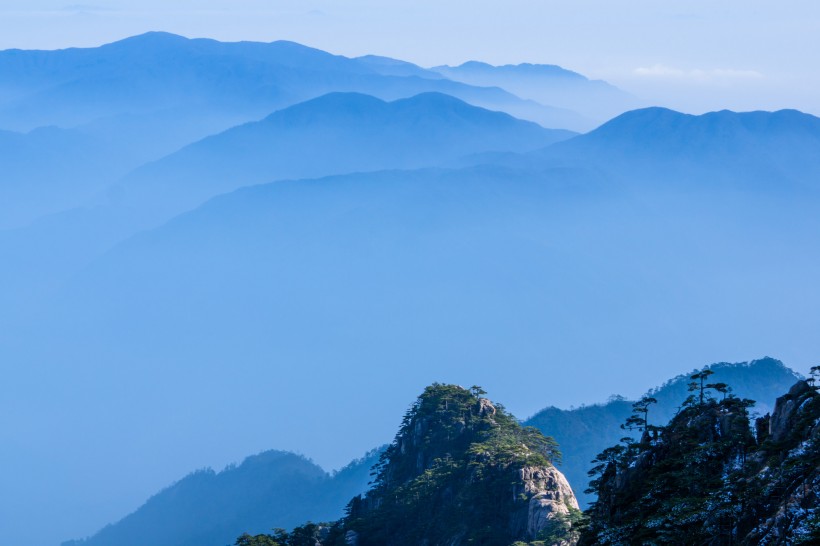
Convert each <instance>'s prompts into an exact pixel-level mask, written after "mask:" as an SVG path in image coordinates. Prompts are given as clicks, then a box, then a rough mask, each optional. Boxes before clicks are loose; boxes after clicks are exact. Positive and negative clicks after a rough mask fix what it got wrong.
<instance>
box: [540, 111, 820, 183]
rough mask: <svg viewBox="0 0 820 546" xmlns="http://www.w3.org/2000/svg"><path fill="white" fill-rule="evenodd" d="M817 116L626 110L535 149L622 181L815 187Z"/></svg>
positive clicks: (819, 159) (819, 166) (554, 161)
mask: <svg viewBox="0 0 820 546" xmlns="http://www.w3.org/2000/svg"><path fill="white" fill-rule="evenodd" d="M818 152H820V118H817V117H815V116H812V115H810V114H805V113H802V112H798V111H796V110H781V111H778V112H741V113H737V112H731V111H728V110H724V111H721V112H712V113H708V114H703V115H700V116H693V115H688V114H681V113H679V112H675V111H673V110H668V109H665V108H647V109H643V110H636V111H633V112H627V113H625V114H623V115H621V116H618V117H617V118H615V119H613V120H611V121H609V122H608V123H606V124H604V125H602V126H601V127H600V128H598V129H596V130H595V131H592V132H590V133H587V134H585V135H580V136H579V137H576V138H574V139H572V140H571V141H568V142H566V143H565V144H561V143H559V144H558V145H555V146H551V147H549V148H547V149H545V150H543V151H540V152H536V153H534V154H533V156H535V157H539V158H540V159H546V160H547V163H548V164H550V165H559V164H565V165H575V164H578V163H581V164H584V165H588V166H594V167H595V168H598V169H602V170H606V171H607V172H609V173H611V174H613V175H617V176H619V177H620V178H621V179H622V180H624V181H628V180H630V179H631V180H642V179H644V178H646V177H650V178H652V179H654V180H656V182H657V183H658V184H661V183H663V182H664V181H677V182H683V183H685V184H686V185H687V187H690V188H691V187H695V186H701V185H708V186H718V185H719V184H720V183H721V182H724V181H729V182H731V183H732V184H739V185H741V186H742V187H744V188H745V189H750V188H752V187H755V188H758V189H768V190H778V189H785V186H790V185H792V184H796V185H798V186H803V187H806V188H813V189H820V185H819V184H817V183H816V181H817V179H816V178H815V175H816V173H817V172H820V153H818Z"/></svg>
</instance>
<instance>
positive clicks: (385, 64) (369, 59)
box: [356, 55, 444, 80]
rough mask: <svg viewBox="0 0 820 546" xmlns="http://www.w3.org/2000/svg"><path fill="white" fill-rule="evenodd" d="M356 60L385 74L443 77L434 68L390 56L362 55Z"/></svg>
mask: <svg viewBox="0 0 820 546" xmlns="http://www.w3.org/2000/svg"><path fill="white" fill-rule="evenodd" d="M356 60H357V61H359V62H360V63H362V64H364V65H367V66H368V67H370V68H372V69H373V70H375V71H376V72H378V73H379V74H383V75H385V76H418V77H420V78H427V79H434V80H435V79H441V78H444V76H442V75H441V74H439V73H438V72H436V71H434V70H428V69H426V68H422V67H420V66H418V65H416V64H413V63H408V62H407V61H402V60H399V59H391V58H390V57H380V56H379V55H364V56H362V57H356Z"/></svg>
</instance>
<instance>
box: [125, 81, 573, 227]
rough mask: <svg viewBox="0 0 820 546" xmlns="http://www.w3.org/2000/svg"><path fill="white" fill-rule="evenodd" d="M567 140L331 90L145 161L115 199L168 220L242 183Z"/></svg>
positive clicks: (533, 128)
mask: <svg viewBox="0 0 820 546" xmlns="http://www.w3.org/2000/svg"><path fill="white" fill-rule="evenodd" d="M572 136H574V133H571V132H569V131H563V130H552V129H544V128H543V127H541V126H539V125H537V124H535V123H532V122H526V121H521V120H518V119H515V118H513V117H511V116H509V115H508V114H504V113H500V112H491V111H489V110H484V109H481V108H477V107H475V106H470V105H469V104H467V103H465V102H462V101H461V100H459V99H455V98H453V97H450V96H448V95H442V94H439V93H426V94H422V95H417V96H415V97H412V98H409V99H402V100H397V101H394V102H391V103H387V102H384V101H382V100H380V99H377V98H374V97H371V96H367V95H361V94H356V93H333V94H329V95H325V96H323V97H320V98H317V99H313V100H311V101H307V102H305V103H302V104H298V105H296V106H292V107H290V108H286V109H284V110H280V111H278V112H276V113H274V114H272V115H270V116H268V117H267V118H265V119H264V120H262V121H259V122H254V123H248V124H245V125H241V126H239V127H236V128H233V129H230V130H228V131H226V132H224V133H221V134H219V135H216V136H213V137H209V138H207V139H205V140H203V141H200V142H197V143H195V144H192V145H190V146H187V147H186V148H184V149H183V150H181V151H179V152H177V153H175V154H172V155H171V156H168V157H166V158H164V159H162V160H160V161H157V162H155V163H152V164H149V165H146V166H145V167H143V168H141V169H139V170H137V171H136V172H135V173H133V174H132V175H130V176H128V177H127V178H126V179H125V180H124V181H123V182H122V183H121V184H119V185H118V186H117V187H116V188H115V190H114V195H115V198H116V200H117V201H118V202H121V203H124V204H126V205H128V206H131V207H135V206H136V207H139V208H141V209H143V210H146V212H148V213H156V212H157V211H162V212H163V213H165V217H170V216H173V215H175V214H178V213H179V212H182V211H184V210H186V209H188V208H191V207H193V206H195V205H198V204H199V203H201V202H202V201H204V200H206V199H208V198H210V197H212V196H214V195H217V194H219V193H225V192H228V191H232V190H234V189H236V188H239V187H241V186H247V185H252V184H259V183H263V182H271V181H273V180H277V179H283V178H313V177H319V176H327V175H331V174H342V173H349V172H360V171H375V170H383V169H413V168H420V167H429V166H436V165H439V164H442V163H445V162H448V161H452V160H455V159H458V158H459V157H462V156H465V155H469V154H475V153H481V152H486V151H490V150H494V151H517V152H525V151H530V150H535V149H537V148H541V147H543V146H546V145H548V144H552V143H554V142H557V141H560V140H565V139H567V138H570V137H572Z"/></svg>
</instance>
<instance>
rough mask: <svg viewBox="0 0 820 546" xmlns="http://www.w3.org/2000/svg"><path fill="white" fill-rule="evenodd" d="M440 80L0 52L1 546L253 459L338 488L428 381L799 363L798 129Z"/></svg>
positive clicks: (803, 358) (541, 384)
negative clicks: (283, 462) (327, 472)
mask: <svg viewBox="0 0 820 546" xmlns="http://www.w3.org/2000/svg"><path fill="white" fill-rule="evenodd" d="M446 72H447V70H445V69H444V68H442V67H436V68H435V69H428V68H422V67H419V66H416V65H413V64H411V63H406V62H403V61H399V60H395V59H389V58H386V57H376V56H366V57H360V58H346V57H342V56H337V55H332V54H329V53H326V52H323V51H319V50H316V49H311V48H308V47H305V46H301V45H298V44H294V43H291V42H274V43H270V44H260V43H247V42H243V43H233V44H225V43H220V42H216V41H213V40H189V39H186V38H182V37H179V36H173V35H169V34H163V33H151V34H148V35H144V36H138V37H135V38H132V39H127V40H124V41H121V42H117V43H114V44H109V45H106V46H102V47H100V48H89V49H70V50H62V51H4V52H0V128H3V129H4V132H3V133H2V134H0V160H2V161H3V168H4V173H3V174H4V176H3V178H2V181H0V226H2V227H3V228H7V229H2V231H0V255H2V256H3V267H2V268H0V286H2V287H3V289H2V290H0V362H3V363H4V366H5V367H4V372H6V373H5V376H6V380H5V381H4V382H2V383H0V419H2V426H0V430H2V434H3V437H2V445H3V450H0V462H2V464H3V466H4V467H5V468H10V469H14V471H13V472H7V473H5V474H4V475H2V476H0V489H2V490H3V491H4V492H10V493H9V494H7V495H3V496H0V513H3V514H6V515H7V516H8V517H5V518H3V519H2V520H0V540H2V541H3V542H9V543H12V544H16V543H20V542H21V541H23V540H27V541H29V542H33V543H36V544H38V546H39V545H41V544H42V545H43V546H53V544H54V543H55V541H56V540H57V539H58V538H60V539H64V538H66V537H70V536H74V537H79V536H83V535H88V534H90V533H92V532H93V531H94V530H96V529H99V528H100V527H101V526H102V525H103V524H104V523H105V522H108V521H114V519H116V518H117V517H121V515H122V514H124V513H127V512H128V511H129V510H133V509H134V508H135V507H136V506H137V505H138V504H139V502H141V501H142V500H144V499H145V498H147V497H148V496H149V495H150V494H151V493H153V492H155V491H157V490H158V489H159V487H160V486H161V485H163V484H167V483H170V482H171V481H172V480H173V479H175V478H177V477H178V476H181V475H183V474H184V473H185V472H187V471H189V470H190V469H192V468H200V467H203V466H209V465H211V466H216V467H221V466H222V465H224V464H225V463H226V462H228V461H231V460H238V459H239V458H240V457H241V456H243V455H245V454H247V453H252V452H256V451H259V449H260V448H261V447H271V442H273V444H274V445H273V447H276V448H278V449H285V450H294V451H297V450H298V451H300V452H303V453H308V454H311V456H313V457H315V458H316V461H317V463H318V464H321V465H322V466H323V467H325V468H338V467H340V466H341V465H343V464H344V463H346V462H347V461H349V460H350V459H351V458H353V457H354V456H356V455H357V454H360V453H361V452H362V451H363V450H364V449H366V448H368V447H371V446H376V445H381V444H383V443H385V441H386V440H387V439H388V438H389V435H390V434H391V433H392V432H393V431H394V430H395V427H396V422H395V417H396V416H398V415H401V412H402V411H403V410H404V409H405V407H404V405H403V404H404V401H406V400H410V399H411V397H412V396H415V395H416V394H417V393H418V392H419V391H420V390H421V389H422V388H423V387H424V386H425V385H428V384H429V383H430V381H431V380H440V381H444V382H447V383H465V384H468V383H469V384H472V383H479V384H483V385H485V386H488V388H492V391H493V394H494V396H497V397H498V398H500V399H505V400H509V401H510V404H511V410H512V411H514V412H515V413H516V414H519V415H529V414H533V413H534V412H535V411H536V410H538V409H539V408H540V407H542V406H543V405H545V404H551V405H554V406H557V407H567V406H569V405H570V404H575V403H580V402H582V401H591V400H601V399H603V398H605V397H606V396H607V395H608V394H610V393H611V391H612V390H618V391H622V392H626V394H628V395H630V396H635V395H637V394H638V393H639V392H640V390H639V389H638V387H637V386H634V385H635V380H634V379H631V378H630V376H629V370H634V369H638V368H639V369H641V370H645V377H643V378H642V379H641V381H640V383H641V385H647V384H659V383H661V382H662V381H663V380H664V379H666V378H667V377H668V376H669V375H671V374H672V373H673V372H675V371H677V370H680V369H684V368H688V367H690V366H691V364H692V363H693V362H698V363H700V362H710V361H714V360H727V361H729V360H732V361H733V360H742V359H747V358H749V357H751V356H752V355H763V354H776V355H782V358H784V360H785V361H786V362H789V363H793V365H795V366H797V367H800V366H802V367H806V366H807V362H809V360H810V359H811V358H813V357H814V355H816V354H817V353H818V351H820V345H818V339H817V336H816V335H814V333H815V331H816V330H817V327H818V322H817V313H816V309H817V308H818V307H819V306H820V295H818V293H817V292H816V291H814V290H811V287H812V286H814V284H815V279H816V278H817V277H818V276H820V255H818V252H817V248H818V245H817V236H818V233H820V215H818V214H817V210H818V194H817V180H818V179H820V164H818V161H820V160H818V157H820V153H818V150H820V140H818V129H817V127H818V120H817V118H815V117H813V116H810V115H808V114H802V113H799V112H795V111H780V112H753V113H735V112H715V113H710V114H706V115H699V116H692V115H687V114H682V113H678V112H673V111H670V110H666V109H663V108H646V109H640V110H632V111H629V112H625V113H624V112H623V110H622V109H626V108H627V107H631V106H627V105H629V104H632V103H631V102H630V101H631V100H632V99H631V98H630V97H628V96H626V97H625V96H624V94H623V93H621V92H619V91H618V90H617V89H614V88H612V87H611V86H608V85H606V84H603V83H601V82H595V81H589V80H587V79H585V78H584V77H581V76H578V75H576V74H574V73H570V72H568V71H564V70H563V69H559V68H555V67H549V66H527V65H523V66H513V67H488V66H484V65H480V66H479V65H475V64H474V63H471V64H468V65H467V66H466V67H461V68H460V69H452V70H450V75H449V76H448V75H447V74H446ZM470 74H473V75H472V76H470ZM475 74H483V76H481V77H486V78H488V79H487V80H483V81H482V83H481V85H477V84H475V83H472V84H471V83H469V81H468V79H469V78H472V77H478V76H476V75H475ZM533 74H535V75H533ZM456 80H459V81H456ZM476 81H477V80H476ZM550 81H552V82H554V85H555V89H556V91H555V93H554V96H555V97H559V96H561V93H564V91H560V92H559V91H558V90H559V89H564V90H566V89H568V88H569V87H566V86H565V85H564V84H563V83H560V82H574V83H572V84H571V85H572V86H575V87H572V89H573V90H574V91H572V93H574V94H577V96H578V97H579V103H584V104H587V103H589V102H590V101H592V99H590V98H589V97H592V96H598V95H595V94H596V93H602V95H600V97H602V98H599V99H596V100H600V101H601V104H602V108H603V104H604V103H606V104H611V105H619V104H620V105H621V106H612V113H613V115H615V114H618V116H617V117H615V118H614V119H612V120H610V121H608V122H606V123H604V124H603V125H601V126H600V127H599V128H598V129H596V130H592V131H590V132H587V133H585V134H581V135H576V134H574V133H572V132H571V130H587V129H591V128H593V127H595V126H597V125H598V123H599V120H600V121H604V120H603V119H600V118H597V117H595V116H600V115H603V114H601V112H597V113H596V111H594V110H595V109H597V107H596V108H592V107H590V108H588V109H585V110H581V109H578V110H577V111H570V110H567V109H566V108H567V107H572V104H571V103H570V102H566V103H560V104H559V103H557V102H556V104H555V105H553V104H542V103H541V102H540V100H541V99H543V100H547V99H544V97H545V96H547V95H548V93H547V91H544V90H543V89H542V88H543V87H544V86H546V87H547V88H548V87H550V86H551V85H553V84H550V83H548V82H550ZM505 82H506V83H505ZM519 84H520V87H517V89H518V91H517V92H514V91H511V90H510V89H507V88H502V87H504V86H505V85H507V86H510V87H513V86H518V85H519ZM568 85H569V84H568ZM499 86H500V87H499ZM527 89H530V90H531V91H532V92H533V94H532V95H529V94H527V93H529V92H528V91H527ZM538 90H541V91H539V92H543V93H547V95H536V94H535V91H538ZM518 93H520V95H519V94H518ZM583 97H587V98H583ZM570 98H572V97H570ZM556 100H557V99H556ZM610 101H611V102H610ZM619 101H621V102H619ZM511 115H514V116H516V117H515V118H513V117H510V116H511ZM525 118H526V119H525ZM573 120H574V121H573ZM533 122H535V123H533ZM553 122H555V123H553ZM536 123H537V124H538V125H536ZM545 127H551V129H546V128H545ZM556 128H557V129H556ZM604 363H605V364H604ZM593 364H596V365H595V366H594V367H595V369H596V370H598V371H597V372H596V373H595V374H587V373H582V372H579V370H585V369H587V368H586V367H587V366H592V365H593ZM801 369H802V368H801ZM386 384H389V385H391V389H384V388H379V386H381V385H386ZM490 386H492V387H490ZM237 393H241V394H237ZM615 406H617V407H619V408H620V407H622V406H625V404H620V405H619V404H615ZM328 408H331V409H328ZM374 408H378V410H377V411H374ZM590 413H594V412H593V411H592V410H590ZM271 416H286V418H276V419H272V418H271ZM594 419H595V417H594V416H592V417H590V420H592V422H594ZM605 421H606V419H605ZM238 424H241V426H239V425H238ZM342 425H344V426H342ZM560 434H564V433H563V432H556V433H555V435H556V436H560ZM260 438H262V439H263V440H260ZM271 439H272V440H271ZM564 441H566V440H564ZM89 443H93V446H94V449H93V450H91V451H90V450H89ZM260 443H262V445H260ZM328 446H332V449H331V448H329V447H328ZM55 453H59V456H55V455H54V454H55ZM583 456H584V457H585V456H586V455H583ZM570 460H571V452H570V456H569V457H568V461H570ZM568 464H569V462H568ZM297 466H298V465H297ZM308 473H309V472H308ZM234 475H235V474H230V473H229V476H234ZM209 479H210V478H209ZM225 479H226V480H227V481H230V480H229V479H228V478H225ZM205 481H207V480H205ZM217 481H219V480H217ZM220 483H221V482H220ZM209 487H210V486H209ZM44 520H47V521H48V522H49V524H48V525H43V524H42V522H43V521H44ZM112 536H113V535H112ZM220 546H222V545H220Z"/></svg>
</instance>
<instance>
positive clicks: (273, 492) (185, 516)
mask: <svg viewBox="0 0 820 546" xmlns="http://www.w3.org/2000/svg"><path fill="white" fill-rule="evenodd" d="M378 455H379V453H378V452H375V451H374V452H373V453H370V454H368V455H367V456H366V457H364V458H363V459H360V460H356V461H354V462H352V463H351V464H349V465H348V466H346V467H345V468H343V469H341V470H340V471H338V472H335V473H333V474H328V473H326V472H325V471H324V470H322V469H321V468H320V467H318V466H317V465H315V464H314V463H312V462H310V461H309V460H307V459H305V458H304V457H301V456H298V455H294V454H292V453H286V452H281V451H269V452H266V453H261V454H259V455H255V456H253V457H248V458H247V459H245V461H244V462H242V464H240V465H238V466H230V467H228V468H226V469H225V470H223V471H222V472H219V473H217V472H214V471H213V470H210V469H208V470H202V471H198V472H194V473H192V474H190V475H189V476H187V477H185V478H183V479H182V480H180V481H179V482H177V483H175V484H174V485H172V486H170V487H168V488H166V489H164V490H163V491H161V492H160V493H157V494H156V495H154V496H153V497H151V498H150V499H149V500H148V501H147V502H146V503H145V504H144V505H143V506H141V507H140V508H139V509H138V510H136V511H135V512H134V513H133V514H131V515H129V516H127V517H125V518H123V519H122V520H121V521H119V522H117V523H114V524H112V525H109V526H107V527H105V528H104V529H102V530H101V531H99V532H98V533H96V534H95V535H94V536H92V537H90V538H87V539H84V540H72V541H69V542H66V543H64V546H145V545H147V544H150V545H151V546H225V545H226V544H233V542H234V541H235V540H236V537H238V536H239V535H241V534H242V533H245V532H251V533H253V534H259V533H266V532H270V530H271V529H272V528H274V527H281V528H284V529H290V528H292V527H294V526H296V525H300V524H302V523H305V522H306V521H308V520H311V521H317V522H319V521H331V520H336V519H338V518H340V517H341V516H342V513H343V509H344V507H345V505H346V504H347V503H348V502H349V501H350V499H351V498H352V497H354V496H356V495H358V494H361V493H363V492H364V491H365V490H367V487H368V482H369V481H370V468H371V467H372V466H373V464H375V463H376V461H377V460H378Z"/></svg>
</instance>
